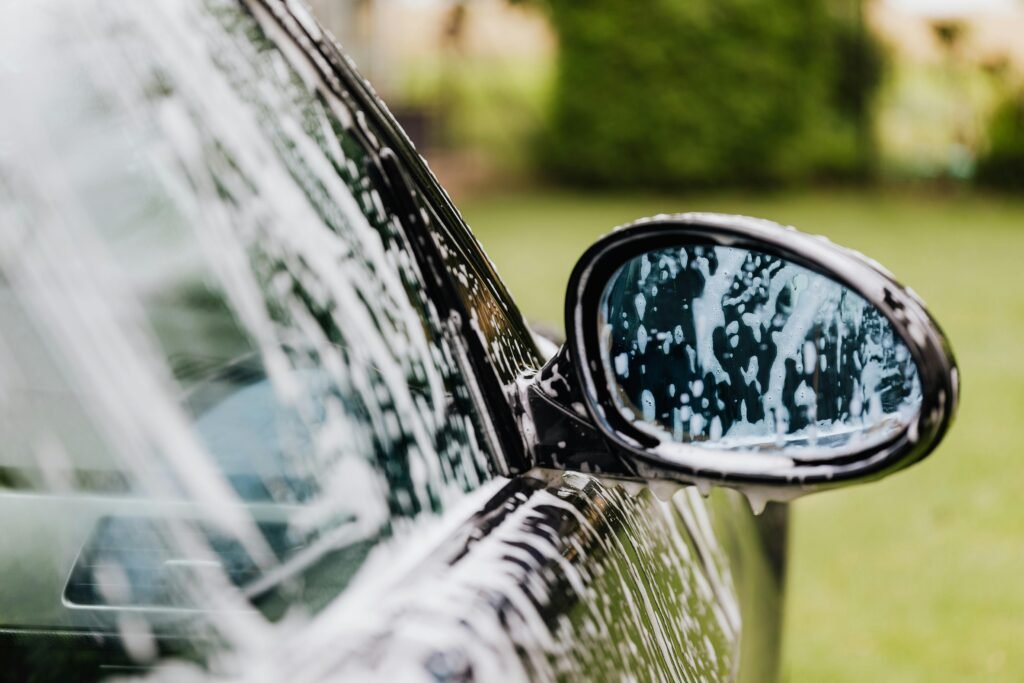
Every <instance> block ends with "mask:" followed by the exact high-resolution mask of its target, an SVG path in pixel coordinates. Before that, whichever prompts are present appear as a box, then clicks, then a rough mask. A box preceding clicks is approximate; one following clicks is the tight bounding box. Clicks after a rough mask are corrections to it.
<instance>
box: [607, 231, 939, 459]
mask: <svg viewBox="0 0 1024 683" xmlns="http://www.w3.org/2000/svg"><path fill="white" fill-rule="evenodd" d="M598 324H599V325H600V339H601V354H602V362H603V365H604V373H605V377H606V380H607V383H608V385H609V387H610V388H611V394H612V399H613V401H614V403H615V407H616V408H617V409H618V411H619V412H620V413H621V414H622V416H623V417H625V418H626V419H628V420H629V421H630V422H631V423H633V424H634V425H635V426H636V427H637V428H639V429H642V430H643V431H645V432H647V433H649V434H652V435H653V436H656V437H658V438H659V439H661V440H662V441H663V442H677V443H685V444H690V445H694V446H701V447H705V448H709V449H720V450H733V451H737V450H746V451H761V452H773V451H774V452H780V453H781V452H785V453H787V454H790V453H792V454H794V455H796V454H799V455H801V456H802V457H806V458H814V457H819V455H820V457H823V458H824V457H827V458H833V457H837V456H841V455H842V454H843V452H844V451H848V452H854V451H859V450H861V449H863V448H865V447H867V446H870V445H872V443H874V442H878V443H881V442H884V441H887V440H888V439H890V438H892V437H893V436H895V435H896V434H898V433H899V432H900V431H902V430H903V429H904V428H905V427H906V426H907V425H909V424H910V422H911V421H912V420H913V419H914V418H915V417H916V416H917V414H918V412H919V411H920V406H921V387H920V382H919V379H918V373H917V367H916V365H915V363H914V360H913V358H912V357H911V354H910V351H909V349H908V348H907V346H906V345H905V344H904V343H903V341H902V340H901V339H900V337H899V336H898V335H897V334H896V332H895V330H894V329H893V327H892V325H891V324H890V322H889V321H888V319H887V318H885V316H884V315H883V314H882V313H881V312H880V311H879V310H878V309H877V308H875V307H874V306H873V305H872V304H870V303H868V302H867V301H866V300H865V299H864V298H863V297H861V296H860V295H858V294H857V293H856V292H854V291H852V290H851V289H849V288H847V287H845V286H843V285H841V284H839V283H838V282H836V281H834V280H831V279H829V278H828V277H826V276H824V275H821V274H819V273H817V272H815V271H812V270H809V269H807V268H804V267H802V266H800V265H797V264H795V263H791V262H789V261H786V260H784V259H781V258H778V257H776V256H771V255H768V254H765V253H759V252H756V251H750V250H747V249H739V248H733V247H721V246H710V245H708V246H686V247H681V248H672V249H661V250H657V251H651V252H648V253H645V254H643V255H641V256H638V257H636V258H633V259H631V260H630V261H628V262H626V264H625V265H623V266H622V267H621V268H619V269H618V271H616V273H615V274H614V275H613V276H612V278H611V279H610V280H609V282H608V285H607V287H606V288H605V290H604V293H603V295H602V299H601V306H600V312H599V322H598Z"/></svg>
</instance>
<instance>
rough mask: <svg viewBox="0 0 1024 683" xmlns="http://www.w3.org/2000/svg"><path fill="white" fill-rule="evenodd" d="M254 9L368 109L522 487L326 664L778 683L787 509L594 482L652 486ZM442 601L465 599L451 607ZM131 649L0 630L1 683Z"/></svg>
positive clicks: (419, 180)
mask: <svg viewBox="0 0 1024 683" xmlns="http://www.w3.org/2000/svg"><path fill="white" fill-rule="evenodd" d="M243 4H244V5H245V6H246V7H248V8H249V10H250V11H252V13H253V14H254V15H256V16H258V18H259V20H260V21H261V22H263V25H264V26H270V25H271V24H273V25H274V26H275V27H276V28H277V29H278V30H279V31H280V32H283V35H284V36H285V37H283V38H280V37H279V35H278V33H275V34H274V35H275V36H278V37H276V38H275V40H277V41H278V42H279V45H278V47H279V48H280V49H282V50H284V49H285V48H288V52H287V54H288V55H289V59H300V60H303V61H304V65H305V66H306V67H308V68H309V69H311V70H313V71H314V72H315V73H316V74H317V78H318V83H317V87H322V88H326V89H329V90H330V92H331V93H333V95H334V96H335V97H337V98H339V99H341V100H342V101H344V102H345V103H346V105H347V106H348V107H349V108H350V109H351V110H352V111H353V112H355V114H356V116H355V120H356V122H357V126H356V129H355V131H354V132H355V134H356V135H358V136H359V138H360V140H361V143H362V145H363V146H364V147H365V148H366V149H367V150H370V155H369V156H370V158H369V163H370V165H371V166H372V169H371V172H370V175H371V176H372V177H373V178H374V180H375V184H376V185H378V186H380V187H381V188H382V192H381V195H382V196H381V198H382V201H383V203H384V204H385V208H386V209H387V210H388V211H389V212H391V213H395V214H399V215H401V216H403V217H404V221H403V230H404V232H405V233H407V236H408V237H409V241H410V244H411V250H412V251H413V252H414V253H415V258H416V260H417V262H418V264H419V265H420V266H421V268H422V270H423V272H424V273H425V274H426V278H425V279H426V282H425V284H424V287H425V289H426V290H427V293H428V295H429V297H430V299H431V301H432V303H434V304H435V305H436V307H437V309H438V310H439V311H440V312H441V314H442V316H443V319H444V320H445V321H446V322H447V324H448V325H449V330H450V332H451V333H452V335H453V336H458V337H460V338H461V339H462V340H464V341H465V344H466V348H467V358H466V366H467V367H468V368H469V372H468V373H467V374H468V375H469V377H468V381H469V382H470V383H471V384H472V387H471V390H472V391H474V392H475V394H474V398H477V397H478V398H479V401H477V404H478V405H480V406H482V409H481V411H480V412H481V415H480V417H481V421H482V422H485V423H486V427H487V428H486V430H485V431H486V432H487V434H486V438H487V439H488V440H489V441H490V442H491V444H492V446H493V448H492V451H493V452H494V462H492V463H491V466H492V468H493V473H494V474H497V475H504V476H509V477H511V479H510V480H509V481H507V482H505V483H504V485H503V486H501V487H500V488H495V489H488V490H487V491H483V493H486V494H487V495H488V496H489V497H488V498H487V499H486V500H485V501H484V502H482V503H481V504H480V505H479V507H478V508H477V509H476V510H475V512H473V513H472V514H470V515H468V519H466V520H465V521H463V522H462V523H460V524H458V525H456V526H455V527H454V530H453V531H451V533H450V534H448V535H447V536H446V537H445V539H444V540H443V542H442V543H440V544H439V545H438V546H437V547H434V548H432V549H431V551H430V552H429V553H426V554H424V556H423V557H422V558H421V559H420V561H419V562H418V563H417V564H416V565H415V566H413V567H411V569H410V571H409V572H408V573H407V574H406V575H404V576H402V577H401V579H402V580H401V582H400V585H399V586H397V587H396V588H395V589H394V590H389V591H385V592H382V593H380V594H375V595H372V596H371V598H368V599H367V601H368V602H369V604H371V605H372V607H373V609H374V614H373V615H370V614H366V615H358V616H365V617H370V616H374V617H376V616H377V612H376V611H377V610H380V611H382V612H386V614H387V615H388V616H387V617H386V618H383V619H381V620H379V621H377V622H376V624H377V626H379V629H378V630H373V629H372V628H370V627H369V626H367V628H366V631H365V632H360V633H359V634H358V636H357V637H354V638H352V639H351V640H345V641H344V642H342V641H339V642H337V643H336V646H335V647H332V649H331V652H329V653H327V654H328V655H333V654H334V651H335V650H340V648H342V647H346V648H350V649H351V650H352V651H353V652H354V653H355V654H353V655H352V657H351V658H349V659H346V660H344V661H340V662H333V661H329V662H327V663H325V666H327V665H328V664H332V665H333V666H334V667H335V668H333V669H330V673H331V676H330V678H331V679H338V678H340V679H342V680H344V679H345V674H346V672H349V673H352V674H353V678H359V679H365V678H368V677H375V678H377V679H380V680H389V679H388V676H387V673H386V672H387V671H389V670H391V669H389V667H393V666H394V665H395V663H396V662H399V663H400V664H401V665H402V666H403V667H404V670H405V671H407V672H408V671H413V672H419V673H421V674H422V673H424V672H425V673H426V674H428V675H429V676H431V677H432V679H433V680H444V681H457V680H463V681H464V680H501V679H502V678H503V676H500V677H496V676H493V675H492V676H490V677H488V676H487V672H488V671H489V670H493V668H492V669H488V667H489V666H490V667H493V665H494V662H496V661H497V662H500V663H502V664H508V665H510V666H512V665H514V664H516V663H517V662H518V663H519V664H518V665H519V666H521V667H522V668H523V670H524V671H525V672H526V673H527V674H528V675H529V676H530V677H531V678H534V679H537V680H556V679H560V680H569V679H576V680H622V679H623V678H626V677H633V678H636V679H638V680H666V679H668V680H697V679H698V678H700V679H703V680H739V681H747V682H757V683H763V682H764V681H770V680H773V679H774V677H775V675H776V672H777V669H778V657H779V641H780V616H781V609H782V596H783V584H784V579H785V561H784V558H785V540H786V519H787V514H788V511H787V508H786V507H785V506H770V507H769V509H768V510H767V511H766V512H765V514H763V515H762V516H760V517H754V516H752V515H751V513H750V510H749V509H748V508H747V506H746V501H744V500H743V499H742V498H741V497H740V496H738V495H736V494H735V493H734V492H731V491H726V490H716V491H713V492H711V494H710V496H709V497H707V498H704V497H702V496H701V495H699V494H697V491H696V490H695V489H693V488H690V489H687V490H685V491H679V492H677V493H676V495H674V496H673V497H672V500H671V501H662V500H659V499H658V498H657V497H656V496H655V495H654V494H653V492H652V490H651V489H648V488H644V487H637V488H630V489H626V488H623V487H622V486H619V485H618V483H617V481H608V480H602V479H600V478H597V477H592V476H587V475H586V474H584V473H586V472H604V473H606V474H612V475H615V476H618V477H623V478H631V479H637V478H638V477H641V476H643V473H642V472H639V471H638V470H635V469H632V468H631V466H630V461H629V460H628V459H623V458H621V457H620V454H619V453H618V452H616V451H615V450H614V449H613V448H611V447H610V445H609V442H608V440H607V439H606V438H604V437H603V436H602V435H601V434H600V432H598V431H597V430H596V429H595V428H594V426H593V424H592V423H591V421H590V419H589V417H588V414H587V413H586V410H585V409H584V408H583V404H582V403H579V402H578V401H576V400H574V399H572V398H571V396H572V395H573V389H574V388H573V386H572V385H571V383H566V379H567V378H570V377H571V374H569V373H570V372H571V371H570V370H569V366H568V365H563V363H564V362H565V361H566V360H568V359H566V358H565V356H564V355H563V354H559V355H558V356H556V357H555V359H553V360H552V361H551V362H549V363H548V364H547V365H546V366H545V367H543V368H542V367H541V366H542V365H543V364H544V360H545V358H544V357H543V356H542V355H541V353H540V352H539V351H538V349H537V346H536V344H535V342H534V339H533V337H532V335H531V331H530V329H529V328H528V327H527V325H526V324H525V323H524V322H523V319H522V316H521V315H520V313H519V312H518V309H517V308H516V307H515V305H514V303H513V302H512V300H511V297H510V296H509V295H508V293H507V291H506V290H505V288H504V286H503V285H502V283H501V281H500V279H499V278H498V277H497V275H496V274H495V273H494V270H493V267H492V266H491V264H490V262H489V261H488V260H487V258H486V257H485V256H484V254H483V252H482V250H481V249H480V248H479V245H478V244H477V243H476V241H475V239H473V237H472V235H471V233H470V232H469V231H468V228H467V227H466V226H465V224H464V222H463V221H462V219H461V217H460V216H459V214H458V212H457V211H456V209H455V208H454V206H453V205H452V203H451V201H450V200H449V199H448V197H447V195H446V194H445V193H444V192H443V190H442V189H441V188H440V187H439V185H438V184H437V182H436V180H435V179H434V178H433V176H432V174H431V173H430V172H429V170H428V169H427V168H426V165H425V164H424V162H423V160H422V159H421V158H420V157H419V155H418V154H417V153H416V152H415V150H414V149H413V147H412V145H411V143H409V141H408V139H407V138H406V137H405V135H404V133H402V131H401V129H400V127H399V126H398V125H397V124H396V122H395V121H394V119H393V117H391V115H390V113H389V112H388V111H387V109H386V107H385V106H384V105H383V104H382V103H381V102H380V100H379V99H378V98H377V97H376V95H375V94H374V93H373V91H372V90H371V89H370V87H369V86H368V85H367V84H366V83H365V81H363V80H362V79H361V78H360V77H359V76H358V74H357V73H356V72H355V70H354V69H353V68H352V66H351V65H350V64H349V62H348V61H347V59H346V58H345V57H344V56H343V54H342V53H341V51H340V50H339V48H338V47H337V46H336V45H335V44H334V43H333V41H332V40H331V39H330V37H329V36H327V35H326V34H323V33H321V32H319V31H318V29H317V28H316V26H315V25H313V24H310V23H309V20H308V17H305V16H304V15H303V14H302V13H301V8H298V7H297V6H295V5H293V4H292V3H285V2H278V1H275V0H253V1H252V2H246V3H243ZM537 248H538V249H542V248H544V245H537ZM458 267H465V268H466V269H468V270H469V271H470V272H471V273H472V274H473V278H474V280H475V282H477V283H479V285H480V286H481V287H482V288H483V290H485V291H484V294H486V298H487V299H488V300H489V301H491V302H496V303H495V304H494V305H491V304H489V303H487V302H486V301H484V298H485V297H484V296H483V295H482V294H481V293H480V292H479V291H476V292H474V291H467V290H468V288H467V287H465V286H463V285H461V284H460V282H459V281H458V280H457V279H456V278H455V277H454V272H455V270H456V269H457V268H458ZM481 311H486V312H487V315H486V316H483V315H481V313H480V312H481ZM558 359H562V360H561V361H560V360H558ZM534 377H536V378H537V381H535V382H531V381H530V380H531V378H534ZM545 384H546V385H547V387H548V390H545V389H544V388H543V387H544V386H545ZM577 403H578V405H574V404H577ZM527 417H528V418H529V419H525V418H527ZM530 424H533V425H535V427H529V425H530ZM538 466H540V467H538ZM545 467H547V468H556V467H557V468H558V469H565V470H570V471H569V472H551V471H545V469H544V468H545ZM498 483H501V482H500V481H499V482H498ZM489 491H490V492H493V495H491V493H489ZM396 540H403V541H406V542H409V541H412V540H413V539H410V538H405V539H396ZM399 589H402V590H399ZM442 591H445V593H444V594H445V595H453V596H457V598H458V599H457V600H451V601H449V602H448V603H445V604H443V605H440V606H439V605H438V603H437V602H436V600H435V596H436V594H438V593H440V592H442ZM723 613H728V618H723V616H722V614H723ZM417 620H420V621H417ZM422 623H425V624H428V625H429V627H430V628H429V629H427V632H429V636H430V639H429V640H428V642H426V643H424V640H423V635H424V631H423V630H419V631H417V630H416V628H415V627H416V625H417V624H422ZM410 624H411V626H410ZM655 634H657V636H656V635H655ZM158 638H159V643H158V645H159V651H160V654H161V656H165V657H177V658H181V659H187V660H196V659H201V656H200V655H197V654H196V653H195V652H192V650H193V646H194V645H195V642H192V641H190V640H187V639H183V640H177V641H176V640H175V639H174V638H171V637H167V636H164V635H158ZM26 639H27V640H31V641H33V643H38V642H39V641H40V640H43V641H45V646H44V649H48V651H49V653H50V655H49V657H48V659H49V661H48V662H45V663H44V664H41V663H40V661H39V659H37V658H33V659H25V660H19V658H18V657H19V656H21V655H22V654H23V653H25V652H28V651H29V648H28V647H27V646H25V643H24V641H25V640H26ZM72 641H74V642H72ZM123 645H124V644H123V643H122V642H121V636H120V634H119V633H118V632H117V631H116V630H115V629H112V628H104V629H100V628H91V629H81V630H74V631H66V632H38V631H36V632H11V631H7V630H0V652H3V653H4V655H5V657H4V661H5V665H6V666H5V667H4V671H3V672H2V673H0V680H12V681H14V680H18V681H21V680H31V679H33V678H34V679H36V680H58V679H61V678H62V677H63V678H65V679H66V672H67V671H69V670H72V671H74V672H75V677H76V678H78V679H80V680H90V679H96V680H99V679H102V678H103V677H104V676H106V675H107V674H108V673H109V670H110V667H111V666H118V667H124V668H123V669H119V670H120V671H128V670H130V671H132V672H133V673H139V674H145V673H146V671H147V669H148V666H145V665H139V664H138V662H137V661H136V660H134V659H133V658H132V657H131V656H129V654H128V653H127V652H126V648H125V647H123ZM34 647H35V646H34ZM496 652H505V653H507V654H508V655H509V657H510V659H508V660H501V659H500V658H498V657H497V655H496V654H495V653H496ZM321 654H323V653H321ZM61 657H67V661H61ZM157 673H159V671H157ZM502 674H508V675H511V674H510V673H509V672H508V671H503V672H502Z"/></svg>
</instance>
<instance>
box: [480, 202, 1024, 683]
mask: <svg viewBox="0 0 1024 683" xmlns="http://www.w3.org/2000/svg"><path fill="white" fill-rule="evenodd" d="M462 208H463V210H464V212H465V216H466V219H467V220H468V221H469V223H470V225H471V226H472V227H473V229H474V230H475V232H476V234H477V236H478V237H479V239H480V240H481V242H482V243H483V245H484V248H485V249H486V250H487V251H488V253H489V255H490V256H491V258H492V259H493V260H494V261H495V263H496V264H497V267H498V270H499V272H500V273H501V274H502V276H503V277H504V279H505V281H506V283H507V284H508V286H509V287H510V289H511V290H512V293H513V294H514V295H515V296H516V297H517V299H518V301H519V302H520V305H521V306H522V307H523V309H524V311H525V312H526V314H527V316H528V317H529V318H530V319H532V320H542V321H549V322H553V323H555V324H556V325H557V326H558V327H561V319H562V304H563V300H564V293H565V284H566V280H567V279H568V275H569V271H570V269H571V268H572V265H573V263H574V261H575V259H576V257H577V256H578V255H579V254H580V253H582V251H583V250H584V249H585V248H586V247H587V246H588V245H589V244H590V243H591V242H592V241H593V240H594V239H595V238H596V237H598V236H599V235H601V234H603V233H605V232H607V231H608V230H609V229H610V228H612V227H613V226H615V225H618V224H621V223H624V222H627V221H629V220H632V219H633V218H637V217H640V216H645V215H651V214H655V213H660V212H672V211H689V210H709V211H722V212H729V213H744V214H749V215H755V216H762V217H765V218H771V219H774V220H777V221H779V222H782V223H788V224H792V225H795V226H797V227H798V228H800V229H802V230H804V231H806V232H812V233H819V234H824V235H827V236H828V237H829V238H831V239H832V240H833V241H836V242H838V243H840V244H844V245H846V246H851V247H854V248H856V249H859V250H861V251H863V252H864V253H866V254H868V255H870V256H872V257H874V258H876V259H877V260H879V261H880V262H882V263H883V264H885V265H886V266H887V267H888V268H889V269H890V270H892V271H893V272H894V273H896V275H897V277H898V278H899V279H900V280H901V281H903V282H905V283H907V284H909V285H911V286H912V287H913V288H914V289H915V290H916V291H917V292H918V293H919V294H920V295H921V296H922V297H923V298H924V299H925V301H927V302H928V304H929V306H930V308H931V310H932V312H933V314H934V315H935V316H936V318H937V319H938V320H939V321H940V323H941V324H942V325H943V327H944V329H945V330H946V332H947V334H948V335H949V337H950V339H951V341H952V344H953V348H954V350H955V352H956V354H957V359H958V361H959V364H960V371H961V378H962V386H963V392H962V399H963V401H962V404H961V409H960V414H959V416H958V418H957V420H956V423H955V424H954V426H953V430H952V432H951V433H950V435H949V436H948V438H947V440H946V441H945V443H944V444H943V445H942V447H941V448H940V449H939V450H938V451H937V452H936V453H935V454H934V455H933V457H932V458H931V459H929V460H927V461H925V462H924V463H922V464H920V465H918V466H916V467H914V468H912V469H911V470H908V471H906V472H903V473H900V474H897V475H895V476H893V477H891V478H889V479H887V480H885V481H882V482H878V483H875V484H869V485H864V486H860V487H854V488H851V489H846V490H844V491H837V492H832V493H827V494H822V495H818V496H811V497H809V498H806V499H803V500H801V501H799V502H797V503H796V504H795V508H794V527H793V536H792V544H791V565H790V566H791V570H790V577H789V591H790V593H789V599H788V607H787V614H786V634H785V638H786V652H785V657H784V658H785V665H784V677H783V678H784V680H787V681H814V682H818V681H829V682H836V681H856V682H858V683H860V682H863V681H928V682H935V681H958V682H959V681H1021V680H1024V200H1021V201H1012V200H1008V199H996V198H985V197H976V196H971V195H964V194H959V193H956V192H952V193H945V194H944V193H939V192H935V193H930V194H915V193H909V192H896V191H888V192H884V193H869V192H855V191H850V192H799V193H785V194H768V195H750V196H747V195H738V194H721V195H700V196H685V197H677V198H671V197H658V196H651V197H637V196H631V197H623V196H616V195H608V194H604V195H594V196H587V195H569V194H553V193H531V194H521V195H515V196H505V197H492V198H487V199H477V200H475V201H470V202H465V203H463V206H462Z"/></svg>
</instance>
